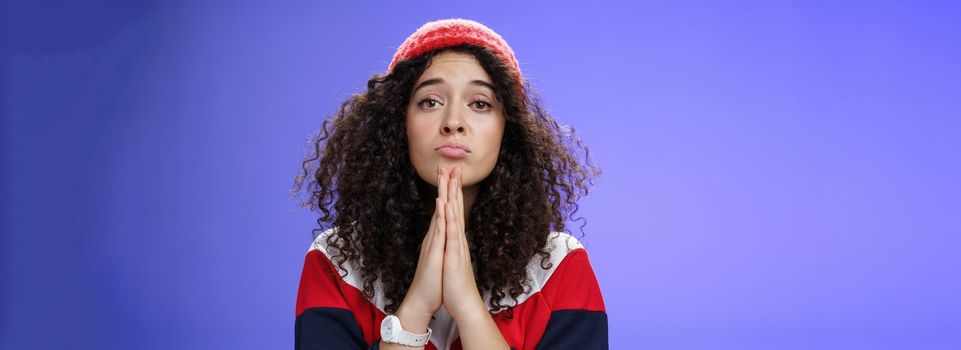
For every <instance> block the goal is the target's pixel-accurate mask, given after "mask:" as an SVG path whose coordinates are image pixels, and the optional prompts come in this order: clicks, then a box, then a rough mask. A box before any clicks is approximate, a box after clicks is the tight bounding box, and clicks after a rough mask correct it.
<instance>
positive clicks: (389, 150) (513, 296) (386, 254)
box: [294, 19, 607, 349]
mask: <svg viewBox="0 0 961 350" xmlns="http://www.w3.org/2000/svg"><path fill="white" fill-rule="evenodd" d="M525 86H528V85H527V84H526V80H525V79H524V78H523V76H522V75H521V73H520V68H519V66H518V63H517V60H516V58H515V57H514V54H513V51H512V50H511V49H510V47H509V46H508V45H507V43H506V42H505V41H504V40H503V38H501V37H500V35H498V34H497V33H495V32H493V31H492V30H490V29H489V28H487V27H485V26H484V25H482V24H480V23H477V22H475V21H471V20H465V19H448V20H439V21H434V22H430V23H427V24H425V25H424V26H422V27H421V28H420V29H418V30H417V31H415V32H414V33H413V34H411V35H410V36H409V37H408V38H407V40H405V41H404V43H403V44H402V45H401V46H400V47H399V48H398V50H397V52H396V54H395V55H394V57H393V59H392V61H391V63H390V66H389V67H388V69H387V73H386V74H385V75H375V76H374V77H373V78H372V79H370V81H369V82H368V84H367V91H366V92H365V93H361V94H357V95H354V96H353V97H351V98H350V99H349V100H347V101H346V102H344V103H343V105H342V106H341V108H340V111H339V113H338V114H337V115H336V117H335V118H333V119H329V120H326V121H324V123H323V126H322V127H321V132H320V133H319V134H318V136H317V137H316V138H315V140H314V141H313V153H312V155H310V156H309V157H308V158H307V159H306V160H305V161H304V163H303V173H302V174H301V175H299V176H298V177H297V179H296V180H295V185H296V187H295V189H294V192H299V191H300V190H301V189H303V186H304V185H305V182H306V185H307V186H308V190H309V191H310V192H311V198H310V200H309V201H307V202H306V203H305V204H307V205H308V206H309V207H311V208H316V209H319V210H320V211H321V212H322V214H323V215H322V216H321V217H320V218H319V219H318V223H319V224H320V225H321V228H318V229H315V230H314V231H315V232H321V233H320V234H319V235H318V236H317V237H315V240H314V243H313V244H312V245H311V247H310V249H309V250H308V253H307V257H306V260H305V264H304V269H303V274H302V277H301V281H300V287H299V291H298V296H297V310H296V316H297V319H296V328H295V337H296V345H297V348H301V349H368V348H370V349H414V348H417V349H460V348H464V349H508V348H511V349H556V348H564V349H595V348H605V349H606V348H607V316H606V313H605V309H604V302H603V300H602V298H601V294H600V288H599V287H598V284H597V281H596V278H595V275H594V272H593V270H592V268H591V265H590V263H589V261H588V259H587V255H586V251H585V250H584V248H583V247H582V246H581V245H580V243H579V242H578V240H577V239H576V238H574V237H572V236H571V235H569V234H567V233H566V232H564V230H565V224H564V219H565V217H567V216H568V215H573V213H574V212H576V211H577V204H576V202H577V200H578V199H579V198H580V196H582V195H586V194H587V190H588V185H589V184H591V183H593V179H594V178H595V177H596V176H597V175H599V173H600V172H599V170H598V169H597V168H596V167H595V166H594V165H592V164H591V163H590V161H589V159H587V152H586V149H584V159H579V158H577V157H575V155H574V154H575V151H576V150H577V149H583V146H582V145H581V143H580V141H579V140H578V139H577V138H576V137H574V135H573V130H572V129H570V128H567V127H561V126H559V125H558V124H557V122H555V121H554V119H553V118H551V117H550V116H549V115H548V114H547V112H546V111H545V109H544V108H543V107H541V105H540V104H539V102H538V100H537V99H536V98H535V97H534V96H533V91H531V90H530V88H529V86H528V87H527V88H525Z"/></svg>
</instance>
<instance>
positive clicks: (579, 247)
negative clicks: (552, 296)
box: [484, 231, 587, 308]
mask: <svg viewBox="0 0 961 350" xmlns="http://www.w3.org/2000/svg"><path fill="white" fill-rule="evenodd" d="M544 247H545V248H547V251H548V252H549V253H550V257H549V258H548V259H547V260H545V261H542V256H541V255H540V254H534V256H533V257H532V258H531V260H530V261H529V262H528V264H527V277H528V280H529V281H530V284H531V289H530V291H529V292H527V293H524V294H521V295H519V296H518V297H517V303H518V304H520V303H523V302H524V301H526V300H527V299H528V298H530V297H531V296H533V295H535V294H537V293H541V292H542V291H543V289H545V287H548V288H550V285H549V282H551V284H556V282H554V281H557V280H559V279H560V278H559V277H561V276H559V275H561V274H564V273H565V272H567V271H570V270H571V269H569V267H570V266H571V265H582V264H586V263H587V250H586V248H584V245H583V244H581V242H580V241H579V240H578V239H577V238H576V237H574V236H573V235H571V234H569V233H567V232H562V231H552V232H551V233H550V235H548V237H547V241H546V242H545V245H544ZM542 263H543V264H542ZM545 267H547V268H546V269H545ZM484 294H485V295H484V300H485V301H486V302H487V304H488V305H487V306H488V308H490V307H491V303H490V301H489V298H488V293H484ZM505 294H507V293H505ZM508 300H509V299H508V297H507V296H506V295H505V297H504V298H503V299H502V300H501V304H502V305H506V304H509V303H508Z"/></svg>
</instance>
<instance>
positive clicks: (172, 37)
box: [0, 1, 961, 349]
mask: <svg viewBox="0 0 961 350" xmlns="http://www.w3.org/2000/svg"><path fill="white" fill-rule="evenodd" d="M20 2H21V3H20V4H14V3H12V2H4V3H3V5H2V10H0V13H2V15H0V23H2V24H0V25H2V33H3V51H2V57H3V59H2V70H0V78H2V79H0V81H2V85H0V92H2V94H0V96H2V100H0V102H2V118H3V119H2V123H0V142H2V152H0V157H2V159H0V160H2V172H0V176H2V181H0V186H2V188H0V191H2V192H0V194H2V198H3V202H2V203H3V207H2V208H3V210H2V214H0V215H2V216H0V223H2V224H0V225H2V226H0V227H2V230H3V235H2V241H0V263H2V264H0V266H2V269H0V281H2V285H0V348H2V349H54V348H67V347H69V348H86V349H134V348H137V349H210V348H218V349H227V348H230V349H267V348H271V349H282V348H291V347H292V346H293V324H294V307H295V305H294V301H295V298H296V292H297V283H298V280H299V277H300V272H301V268H302V264H303V258H304V254H305V253H306V251H307V248H308V245H309V243H310V242H311V238H312V236H311V234H310V229H311V228H313V227H314V222H313V220H314V214H313V213H311V212H308V211H304V210H300V209H298V208H297V206H296V202H294V201H292V200H291V198H290V197H289V193H288V189H289V188H290V187H291V185H292V179H293V177H294V176H295V175H296V174H297V172H298V170H299V166H300V161H301V159H302V158H303V156H304V152H305V147H306V143H307V139H308V137H309V135H310V134H311V133H313V132H314V131H315V130H317V128H318V127H319V126H320V122H321V120H322V119H323V118H325V117H327V116H330V115H331V114H332V113H333V112H334V111H335V110H336V108H337V107H338V106H339V103H340V102H341V101H343V100H344V99H346V98H347V97H349V96H350V95H351V94H353V93H356V92H360V91H363V89H364V87H365V84H366V81H367V79H368V78H369V77H370V76H371V75H373V74H375V73H378V72H383V71H384V70H385V69H386V68H387V65H388V64H389V62H390V58H391V55H392V54H393V53H394V50H395V48H396V47H397V46H398V45H399V44H400V43H401V42H402V41H403V39H404V38H405V37H406V36H407V35H409V34H410V33H411V32H413V31H414V30H415V29H417V27H419V26H420V25H421V24H423V23H425V22H427V21H430V20H434V19H440V18H449V17H466V18H472V19H475V20H478V21H480V22H482V23H485V24H486V25H488V26H489V27H491V28H492V29H494V30H495V31H497V32H499V33H500V34H501V35H502V36H503V37H504V38H505V39H506V40H507V41H508V42H509V43H510V44H511V46H512V47H513V48H514V50H515V52H516V53H517V55H518V58H519V60H520V64H521V69H522V70H523V71H524V73H525V74H526V75H527V76H528V78H529V79H530V80H531V82H532V83H533V85H534V87H535V88H536V89H537V90H538V91H539V92H540V93H541V94H542V95H543V97H544V103H545V104H546V105H547V107H548V109H549V111H551V112H552V113H553V115H554V116H555V117H556V118H557V119H558V120H559V121H561V122H562V123H567V124H571V125H573V126H574V127H575V129H576V130H577V132H578V133H579V134H580V135H581V136H582V138H583V140H584V142H585V143H586V144H587V145H588V147H589V148H590V149H591V152H592V155H593V156H594V157H595V159H596V161H597V163H598V164H599V165H600V166H601V167H602V169H603V171H604V173H603V175H602V176H601V178H600V179H599V181H598V183H597V185H596V187H595V188H594V189H593V190H592V192H591V193H590V195H589V196H588V197H587V198H586V199H585V200H583V202H582V203H581V210H580V211H579V212H578V214H580V215H582V216H583V217H584V218H585V219H586V220H587V225H586V226H585V227H584V233H585V234H586V236H585V237H584V242H585V244H586V246H587V249H588V251H589V253H590V257H591V261H592V264H593V266H594V268H595V271H596V273H597V276H598V278H599V281H600V284H601V288H602V291H603V293H604V298H605V302H606V306H607V308H608V314H609V321H610V343H611V345H612V348H615V349H949V348H950V349H959V348H961V277H959V276H961V273H959V268H961V182H959V179H961V112H959V104H958V103H959V101H961V87H959V82H961V68H959V67H961V65H959V64H958V62H961V45H959V43H961V26H959V25H958V23H959V22H961V21H959V20H961V6H959V5H958V3H957V2H952V1H943V2H936V1H931V2H924V1H863V2H848V1H724V2H720V1H718V2H709V1H693V2H692V1H670V2H664V3H650V2H622V3H615V2H609V3H600V2H590V3H558V2H523V3H519V2H491V1H487V2H479V3H456V4H452V3H447V2H433V3H416V4H415V3H407V2H400V1H395V2H384V3H368V2H359V1H358V2H320V1H302V2H266V1H265V2H260V3H258V2H252V1H231V2H222V3H216V2H199V1H87V2H85V3H81V2H67V1H31V2H29V4H24V3H27V2H26V1H20ZM572 225H573V226H572V227H573V229H574V230H575V231H574V233H575V234H579V233H580V231H579V230H578V226H579V223H577V222H574V223H572Z"/></svg>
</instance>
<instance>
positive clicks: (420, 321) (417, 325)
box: [395, 303, 433, 333]
mask: <svg viewBox="0 0 961 350" xmlns="http://www.w3.org/2000/svg"><path fill="white" fill-rule="evenodd" d="M395 315H397V318H399V319H400V324H401V326H402V327H404V330H406V331H409V332H412V333H427V325H428V324H430V319H431V317H432V316H433V314H430V313H427V312H425V311H419V310H417V309H416V308H413V307H411V306H410V305H408V304H405V303H401V304H400V307H398V308H397V313H396V314H395Z"/></svg>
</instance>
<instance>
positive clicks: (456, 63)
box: [418, 51, 490, 82]
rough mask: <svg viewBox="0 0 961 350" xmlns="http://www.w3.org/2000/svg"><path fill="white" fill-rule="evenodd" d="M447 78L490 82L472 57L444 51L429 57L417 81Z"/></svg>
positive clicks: (488, 77) (462, 53)
mask: <svg viewBox="0 0 961 350" xmlns="http://www.w3.org/2000/svg"><path fill="white" fill-rule="evenodd" d="M437 77H443V78H449V79H463V80H474V79H480V80H484V81H487V82H490V76H488V75H487V72H486V71H484V67H481V65H480V62H478V61H477V58H476V57H474V55H471V54H469V53H466V52H454V51H444V52H441V53H439V54H437V55H435V56H434V57H431V59H430V64H429V65H428V67H427V69H426V70H424V73H423V74H421V77H420V79H418V81H422V80H427V79H431V78H437Z"/></svg>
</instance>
